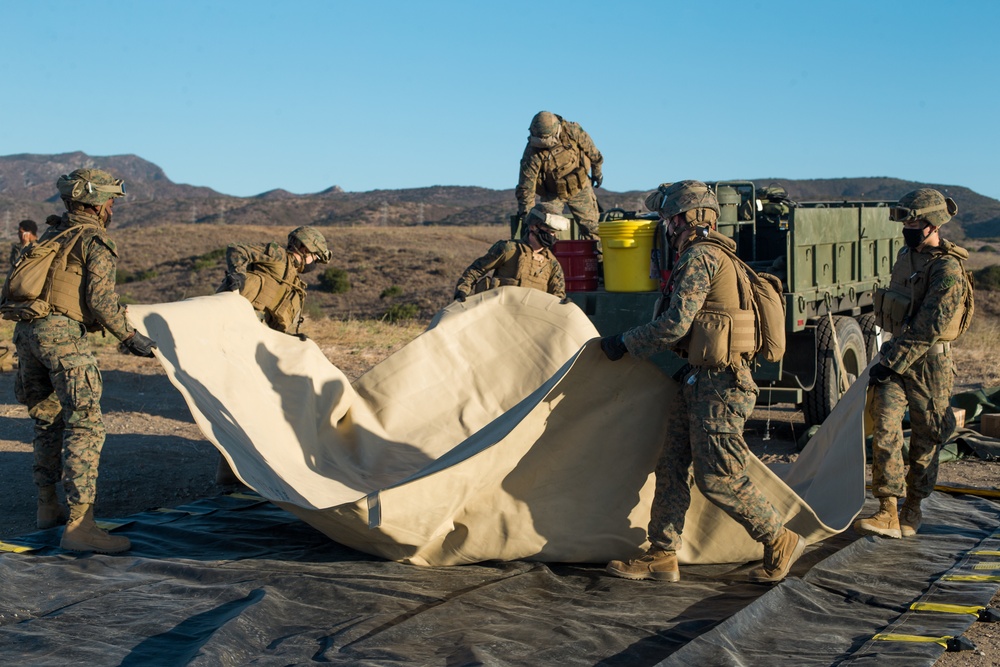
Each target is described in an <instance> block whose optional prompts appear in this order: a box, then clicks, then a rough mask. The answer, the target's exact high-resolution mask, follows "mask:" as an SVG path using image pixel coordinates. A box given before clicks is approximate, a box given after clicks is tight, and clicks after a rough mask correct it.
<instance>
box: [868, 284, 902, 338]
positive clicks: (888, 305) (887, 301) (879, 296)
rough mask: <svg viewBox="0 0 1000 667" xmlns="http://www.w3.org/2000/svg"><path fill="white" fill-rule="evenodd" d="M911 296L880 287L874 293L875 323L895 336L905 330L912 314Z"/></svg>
mask: <svg viewBox="0 0 1000 667" xmlns="http://www.w3.org/2000/svg"><path fill="white" fill-rule="evenodd" d="M910 301H911V300H910V297H909V295H906V294H902V293H900V292H896V291H893V290H888V289H884V288H880V289H877V290H875V293H874V294H873V295H872V305H873V307H874V311H873V312H874V314H875V323H876V324H878V325H879V327H881V328H882V329H885V330H886V331H888V332H889V333H890V334H892V335H893V336H897V335H899V334H900V333H902V331H903V326H904V325H905V323H906V318H907V317H908V316H909V314H910Z"/></svg>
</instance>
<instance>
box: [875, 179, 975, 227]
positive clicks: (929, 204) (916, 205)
mask: <svg viewBox="0 0 1000 667" xmlns="http://www.w3.org/2000/svg"><path fill="white" fill-rule="evenodd" d="M956 213H958V204H956V203H955V200H954V199H952V198H951V197H945V196H944V195H943V194H941V193H940V192H938V191H937V190H934V189H932V188H920V189H918V190H912V191H910V192H907V193H906V194H905V195H903V196H902V197H900V198H899V203H898V204H896V205H895V206H893V207H892V208H891V209H889V217H890V218H892V219H893V220H895V221H896V222H907V221H909V220H926V221H927V222H928V223H930V224H932V225H934V226H935V227H940V226H941V225H943V224H944V223H946V222H948V221H949V220H951V219H952V217H954V216H955V214H956Z"/></svg>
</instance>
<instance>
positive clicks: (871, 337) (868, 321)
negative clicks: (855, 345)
mask: <svg viewBox="0 0 1000 667" xmlns="http://www.w3.org/2000/svg"><path fill="white" fill-rule="evenodd" d="M858 324H860V325H861V335H863V336H864V337H865V353H866V356H865V361H867V362H868V363H871V360H872V359H874V358H875V355H876V354H878V332H879V328H878V325H877V324H875V314H874V313H865V314H863V315H858ZM865 365H866V366H867V365H868V364H865Z"/></svg>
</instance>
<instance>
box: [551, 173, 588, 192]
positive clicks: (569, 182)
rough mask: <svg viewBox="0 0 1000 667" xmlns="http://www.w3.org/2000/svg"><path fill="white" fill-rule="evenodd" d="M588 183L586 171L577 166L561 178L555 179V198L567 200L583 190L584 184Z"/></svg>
mask: <svg viewBox="0 0 1000 667" xmlns="http://www.w3.org/2000/svg"><path fill="white" fill-rule="evenodd" d="M588 182H590V181H589V179H588V178H587V170H586V169H584V168H583V166H579V167H577V168H576V169H574V170H573V171H571V172H569V173H568V174H566V175H565V176H563V177H562V178H559V179H556V182H555V186H556V196H557V197H559V199H569V198H570V197H572V196H574V195H576V194H577V193H578V192H580V190H583V185H584V183H588Z"/></svg>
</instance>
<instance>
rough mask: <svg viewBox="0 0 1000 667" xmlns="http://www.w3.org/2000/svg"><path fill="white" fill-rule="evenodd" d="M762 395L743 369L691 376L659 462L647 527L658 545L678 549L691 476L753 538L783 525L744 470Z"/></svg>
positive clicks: (766, 538) (770, 535) (762, 538)
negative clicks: (749, 424)
mask: <svg viewBox="0 0 1000 667" xmlns="http://www.w3.org/2000/svg"><path fill="white" fill-rule="evenodd" d="M756 400H757V387H756V385H755V384H754V383H753V380H752V378H751V377H750V371H749V370H747V369H745V368H744V369H740V370H739V371H737V372H733V371H732V370H721V371H716V370H711V369H708V368H701V369H698V370H697V372H696V373H694V374H689V375H688V377H687V378H686V381H685V382H684V383H683V389H682V392H680V394H679V401H678V404H677V405H676V407H675V409H672V410H671V412H672V413H673V414H676V415H678V417H677V418H676V419H672V420H671V424H670V427H669V429H668V431H667V434H666V439H665V441H664V444H663V451H662V452H661V453H660V458H659V460H658V461H657V464H656V492H655V494H654V496H653V506H652V510H651V512H650V520H649V528H648V531H649V541H650V542H651V543H652V544H653V545H655V546H657V547H660V548H661V549H666V550H668V551H676V550H678V549H680V547H681V533H682V532H683V530H684V516H685V514H687V511H688V507H689V506H690V505H691V477H692V475H693V477H694V483H695V484H697V485H698V489H699V490H700V491H701V492H702V494H704V496H705V497H706V498H708V499H709V500H710V501H711V502H712V503H714V504H715V505H717V506H718V507H719V508H720V509H722V510H723V511H724V512H725V513H726V514H728V515H729V516H730V517H732V518H733V519H734V520H735V521H736V522H737V523H739V524H740V525H741V526H743V527H744V528H745V529H746V530H747V532H748V533H750V536H751V537H752V538H753V539H754V540H756V541H758V542H763V543H768V542H770V541H772V540H773V539H774V538H775V537H776V536H777V535H778V533H779V532H781V528H782V523H781V519H780V517H779V516H778V514H777V512H775V510H774V507H773V506H772V505H771V503H770V501H769V500H768V499H767V498H766V497H765V496H764V495H763V494H762V493H761V492H760V491H759V490H758V489H757V488H756V487H755V486H754V484H753V482H751V481H750V478H749V477H748V476H747V473H746V466H747V460H748V459H749V458H750V457H751V456H753V454H751V453H750V450H749V448H748V447H747V444H746V442H745V441H744V440H743V425H744V423H745V422H746V420H747V418H748V417H749V416H750V413H751V412H753V407H754V403H755V402H756Z"/></svg>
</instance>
